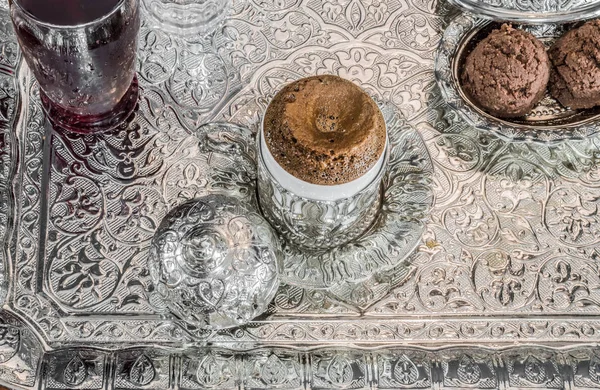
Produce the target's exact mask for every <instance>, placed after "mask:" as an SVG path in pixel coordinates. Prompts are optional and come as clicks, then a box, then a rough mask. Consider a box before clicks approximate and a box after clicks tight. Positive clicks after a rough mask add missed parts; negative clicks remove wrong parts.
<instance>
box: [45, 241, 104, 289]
mask: <svg viewBox="0 0 600 390" xmlns="http://www.w3.org/2000/svg"><path fill="white" fill-rule="evenodd" d="M56 273H57V274H58V275H62V276H61V277H60V279H59V281H58V288H59V290H60V291H64V290H73V289H75V290H76V291H84V290H85V291H87V290H89V291H91V293H92V294H93V295H94V296H95V297H96V298H97V299H100V298H101V295H102V294H101V292H100V288H99V285H100V283H101V280H102V279H103V278H108V277H111V276H112V272H111V271H109V272H108V273H107V272H105V271H104V270H103V269H102V266H101V262H100V261H94V260H91V259H89V258H88V256H87V255H86V253H85V248H82V249H81V250H80V251H79V254H78V256H77V262H69V263H68V264H66V265H65V267H64V269H62V270H60V271H56Z"/></svg>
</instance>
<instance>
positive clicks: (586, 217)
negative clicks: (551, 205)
mask: <svg viewBox="0 0 600 390" xmlns="http://www.w3.org/2000/svg"><path fill="white" fill-rule="evenodd" d="M554 211H555V212H556V214H557V215H558V216H560V221H561V222H562V224H563V226H562V228H561V230H562V231H563V232H564V233H565V234H567V235H568V237H569V238H570V239H571V240H572V241H575V242H576V241H578V240H579V238H581V236H583V235H584V234H587V233H591V232H590V228H591V227H592V226H593V225H595V224H596V215H597V214H598V206H592V207H590V208H588V207H586V206H584V205H583V201H582V199H581V196H577V200H576V202H574V203H572V204H565V205H564V206H563V207H560V208H555V209H554Z"/></svg>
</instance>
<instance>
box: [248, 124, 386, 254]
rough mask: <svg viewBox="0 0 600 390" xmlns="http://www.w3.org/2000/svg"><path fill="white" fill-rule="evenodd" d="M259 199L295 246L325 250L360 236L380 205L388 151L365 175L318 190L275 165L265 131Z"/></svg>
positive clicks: (261, 145) (261, 138) (260, 146)
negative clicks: (265, 138)
mask: <svg viewBox="0 0 600 390" xmlns="http://www.w3.org/2000/svg"><path fill="white" fill-rule="evenodd" d="M258 138H259V141H258V151H259V153H258V200H259V203H260V207H261V209H262V211H263V214H264V216H265V218H266V219H267V220H268V221H269V223H271V225H272V226H273V227H274V228H275V229H276V230H277V231H278V232H279V233H280V234H281V235H282V236H283V237H284V238H285V239H286V240H287V241H288V242H291V243H293V244H295V245H296V246H299V247H302V248H306V249H310V250H323V249H329V248H333V247H336V246H339V245H342V244H345V243H347V242H349V241H352V240H353V239H355V238H357V237H359V236H361V235H362V234H363V233H365V231H366V230H368V228H369V227H370V226H371V224H372V223H373V221H374V220H375V218H376V216H377V213H378V211H379V208H380V206H381V182H382V179H383V176H384V174H385V171H386V165H387V161H388V147H387V144H386V148H385V150H384V152H383V153H382V155H381V157H380V158H379V160H378V161H377V163H376V164H375V166H373V167H372V168H371V169H370V170H369V171H368V172H367V173H366V174H365V175H364V176H362V177H361V178H359V179H356V180H354V181H351V182H349V183H346V184H341V185H332V186H326V185H316V184H310V183H307V182H304V181H302V180H300V179H297V178H296V177H294V176H292V175H291V174H289V173H287V172H286V171H285V170H284V169H283V168H282V167H281V166H280V165H279V164H278V163H277V161H276V160H275V158H274V157H273V155H272V154H271V152H270V151H269V148H268V146H267V144H266V142H265V140H264V130H262V129H261V131H260V133H259V137H258Z"/></svg>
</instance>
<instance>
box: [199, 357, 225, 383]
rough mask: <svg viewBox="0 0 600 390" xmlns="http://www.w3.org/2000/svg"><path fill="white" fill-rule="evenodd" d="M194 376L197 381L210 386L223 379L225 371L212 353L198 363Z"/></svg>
mask: <svg viewBox="0 0 600 390" xmlns="http://www.w3.org/2000/svg"><path fill="white" fill-rule="evenodd" d="M196 378H197V379H198V383H200V384H202V385H204V386H206V387H212V386H216V385H218V384H220V383H222V382H223V381H224V380H225V373H224V372H223V367H222V365H221V364H219V362H218V361H217V359H215V357H214V356H213V355H212V354H209V355H208V356H206V357H205V358H204V359H203V360H202V361H201V362H200V364H199V365H198V370H197V371H196Z"/></svg>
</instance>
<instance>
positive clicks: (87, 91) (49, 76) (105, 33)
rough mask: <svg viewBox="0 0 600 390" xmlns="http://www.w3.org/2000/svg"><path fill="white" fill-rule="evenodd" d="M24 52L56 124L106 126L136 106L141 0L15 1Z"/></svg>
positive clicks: (78, 128) (83, 128)
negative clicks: (136, 68)
mask: <svg viewBox="0 0 600 390" xmlns="http://www.w3.org/2000/svg"><path fill="white" fill-rule="evenodd" d="M10 14H11V18H12V21H13V24H14V27H15V31H16V34H17V38H18V41H19V45H20V47H21V50H22V52H23V56H24V58H25V60H26V61H27V64H28V65H29V68H30V69H31V71H32V72H33V74H34V76H35V78H36V79H37V81H38V83H39V86H40V96H41V100H42V105H43V108H44V111H45V112H46V114H47V115H48V117H49V119H50V121H51V122H52V123H53V125H55V126H59V127H62V128H65V129H68V130H70V131H75V132H79V133H91V132H97V131H106V130H110V129H112V128H115V127H117V126H118V125H120V124H121V123H123V122H124V121H125V120H126V119H127V117H128V116H129V115H130V114H131V112H132V111H133V110H134V109H135V106H136V104H137V98H138V84H137V78H136V72H135V66H136V51H137V40H138V33H139V29H140V8H139V0H11V1H10Z"/></svg>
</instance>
